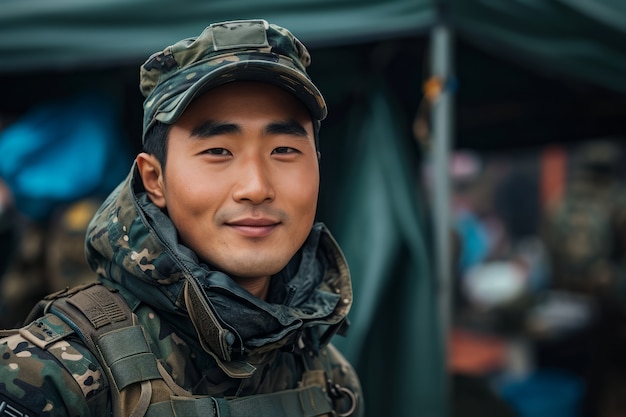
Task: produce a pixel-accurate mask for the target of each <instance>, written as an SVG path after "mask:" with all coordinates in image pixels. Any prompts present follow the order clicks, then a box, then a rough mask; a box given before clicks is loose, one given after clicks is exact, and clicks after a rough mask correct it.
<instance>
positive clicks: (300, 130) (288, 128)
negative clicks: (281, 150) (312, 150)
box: [265, 120, 309, 137]
mask: <svg viewBox="0 0 626 417" xmlns="http://www.w3.org/2000/svg"><path fill="white" fill-rule="evenodd" d="M265 133H266V134H286V135H292V136H300V137H308V136H309V134H308V132H307V131H306V129H305V128H304V126H302V124H300V123H299V122H297V121H295V120H284V121H277V122H272V123H270V124H268V125H267V127H266V128H265Z"/></svg>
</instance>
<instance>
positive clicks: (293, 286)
mask: <svg viewBox="0 0 626 417" xmlns="http://www.w3.org/2000/svg"><path fill="white" fill-rule="evenodd" d="M138 178H139V176H138V175H137V173H136V170H135V169H133V171H131V174H130V175H129V177H128V178H127V180H126V181H124V182H123V183H122V184H120V186H118V188H117V189H116V190H115V191H114V192H113V193H112V194H111V195H110V196H109V198H108V199H107V200H106V201H105V202H104V204H103V205H102V207H101V208H100V210H99V211H98V212H97V213H96V215H95V217H94V219H93V220H92V222H91V224H90V227H89V229H88V232H87V238H86V252H87V258H88V261H89V263H90V265H91V267H92V269H94V270H95V271H96V273H97V274H98V277H99V280H100V281H101V282H102V283H103V284H105V285H107V286H108V287H114V288H116V289H118V290H119V292H120V293H121V294H122V295H123V296H124V298H125V299H126V300H127V302H128V304H129V305H130V307H131V308H132V310H133V312H134V313H135V314H136V316H137V319H138V322H139V324H141V326H142V327H143V329H144V333H145V334H146V339H147V340H148V343H149V345H150V349H151V350H152V352H153V353H154V355H155V357H156V359H157V361H158V362H159V363H160V364H161V365H162V366H163V367H164V368H165V369H166V370H167V372H168V373H169V375H171V377H172V379H173V380H174V382H175V383H176V384H177V385H179V386H180V387H182V388H184V389H185V390H187V391H188V392H190V393H192V394H194V395H208V396H212V397H225V398H232V397H243V396H249V395H255V394H264V393H272V392H276V391H281V390H285V389H291V388H295V387H296V386H297V385H298V383H299V381H300V380H301V377H302V373H303V371H304V368H306V367H307V366H311V365H310V364H311V363H314V366H316V367H319V368H322V369H323V370H324V371H325V372H326V375H327V377H328V378H330V379H331V380H332V382H333V384H338V385H339V386H341V387H346V388H347V389H349V390H350V391H351V392H353V393H354V394H355V397H356V403H355V405H356V409H355V411H354V413H353V414H352V415H353V416H359V415H362V413H363V404H362V393H361V389H360V385H359V381H358V378H357V376H356V374H355V372H354V370H353V368H352V367H351V365H350V364H349V363H348V362H347V361H346V360H345V359H344V358H343V357H342V355H341V354H340V353H339V352H338V351H337V350H336V349H334V348H333V347H332V345H331V344H330V343H328V339H329V337H325V336H328V334H329V333H330V334H331V335H332V333H333V332H332V330H333V329H337V328H339V327H341V324H342V323H343V322H344V321H345V316H346V314H347V313H348V310H349V308H350V305H351V302H352V289H351V283H350V277H349V272H348V268H347V264H346V262H345V260H344V258H343V256H342V254H341V252H340V250H339V248H338V246H337V245H336V243H335V241H334V239H333V238H332V236H331V235H330V233H329V232H328V231H327V229H326V228H325V226H324V225H323V224H320V223H318V224H316V225H315V226H314V227H313V230H312V232H311V234H310V236H309V238H308V240H307V241H306V243H305V245H304V246H303V248H302V249H301V251H300V252H299V253H298V255H297V256H296V257H294V259H293V260H292V261H291V262H290V264H289V265H287V267H286V268H285V269H284V270H283V271H281V272H280V273H279V274H277V275H276V276H274V277H273V278H272V283H271V287H270V293H269V295H268V298H267V299H266V300H265V301H263V300H260V299H258V298H255V297H253V296H252V295H251V294H249V293H248V292H247V291H245V290H243V289H242V288H241V287H239V286H238V285H236V284H235V283H234V281H233V280H231V279H230V278H229V277H228V276H226V275H225V274H223V273H221V272H219V271H215V270H213V269H212V268H211V267H210V266H207V265H204V264H202V263H201V262H200V261H199V260H198V258H197V257H196V255H195V254H194V253H193V252H192V251H190V250H189V249H188V248H186V247H184V246H183V245H181V244H180V243H179V242H178V241H177V234H176V230H175V228H174V226H173V224H172V223H171V221H170V220H169V218H168V217H167V216H166V215H165V214H163V213H162V212H161V211H160V210H159V209H158V208H157V207H156V206H154V205H153V204H152V203H151V202H150V200H149V199H148V197H147V195H146V193H145V190H144V189H143V186H142V184H141V181H140V180H137V179H138ZM186 287H187V290H186ZM189 288H192V290H189ZM186 291H195V294H196V296H198V297H201V298H202V300H201V302H200V303H198V304H199V305H201V306H204V307H205V309H206V310H210V311H208V312H207V311H203V310H202V308H200V307H193V308H192V307H191V306H189V302H188V301H186V298H185V292H186ZM211 314H212V317H214V318H215V326H217V327H219V328H220V334H221V335H223V337H222V340H220V341H219V342H220V343H221V345H222V346H225V347H226V348H225V349H223V351H218V350H219V349H213V346H214V345H213V344H212V343H211V341H210V340H209V339H210V338H211V337H214V336H212V335H209V334H203V333H212V334H214V332H213V331H214V330H215V328H213V329H212V328H210V326H206V325H203V323H206V322H207V321H208V319H207V317H208V316H209V315H211ZM207 327H209V328H207ZM23 334H24V332H23V331H22V332H21V333H19V332H16V333H14V334H12V335H11V336H7V337H5V338H4V339H2V340H0V358H1V363H0V415H4V414H2V413H3V410H5V411H4V412H5V413H8V412H10V413H9V414H7V415H11V416H19V415H24V416H25V415H28V416H81V417H86V416H106V415H110V413H111V411H110V410H111V392H110V382H109V381H107V378H106V376H105V372H103V368H102V367H101V365H100V364H99V362H98V360H97V358H96V356H95V355H94V354H93V353H92V352H90V351H89V350H88V349H87V348H86V347H85V345H84V344H83V343H82V342H81V339H80V338H79V337H77V336H76V334H70V335H68V336H67V337H64V338H62V339H60V340H58V341H55V342H54V343H52V344H50V345H49V346H46V347H45V348H41V347H37V346H35V345H34V344H33V343H31V342H29V340H28V338H25V337H24V336H23ZM207 340H209V341H208V342H207ZM306 357H315V361H314V362H311V361H310V360H308V361H307V360H305V359H306ZM233 364H239V368H238V369H239V370H240V371H241V369H243V371H241V372H240V373H239V374H237V372H235V371H234V369H232V367H233ZM241 364H243V365H244V367H243V368H241V366H240V365H241ZM229 375H230V376H229ZM337 407H340V406H339V405H337ZM341 407H346V405H345V404H343V405H341ZM337 411H345V409H344V410H337ZM20 413H21V414H20ZM233 417H236V416H233Z"/></svg>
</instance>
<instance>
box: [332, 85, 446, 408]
mask: <svg viewBox="0 0 626 417" xmlns="http://www.w3.org/2000/svg"><path fill="white" fill-rule="evenodd" d="M394 109H395V106H394V104H393V100H391V98H390V97H388V96H387V94H385V92H384V87H383V86H378V87H376V88H373V91H372V92H371V93H370V94H369V96H368V97H367V98H366V99H364V100H363V104H362V105H360V106H359V105H358V104H356V103H355V105H354V106H353V110H352V117H350V118H349V120H350V121H349V127H348V132H350V133H349V135H348V137H346V141H347V142H348V143H350V150H351V152H350V157H349V158H345V160H344V161H343V162H342V166H343V169H342V171H343V174H342V175H339V176H338V177H337V178H335V181H336V182H340V183H343V184H337V186H336V187H335V188H334V191H335V192H334V194H335V196H334V201H335V202H338V201H341V206H342V208H343V210H342V211H341V212H338V211H335V212H334V218H335V219H334V223H336V224H334V225H333V229H334V230H335V234H336V237H337V239H338V241H339V243H340V245H341V247H342V248H343V250H344V253H345V255H346V258H347V259H348V263H349V265H350V266H351V272H352V275H353V286H354V294H355V296H354V300H355V301H354V305H353V309H352V311H351V313H350V315H349V318H350V320H351V322H352V326H351V329H350V333H349V337H348V338H347V339H343V338H336V339H335V343H336V344H337V346H338V347H339V348H340V349H341V350H342V351H343V352H344V353H345V354H346V356H347V357H348V358H349V359H350V360H351V361H352V362H353V363H354V364H355V365H356V367H357V369H358V372H359V375H360V377H361V379H362V383H363V385H364V390H365V392H366V393H368V395H367V398H366V409H367V413H368V415H372V416H376V415H392V416H414V415H424V416H444V415H446V414H445V407H446V389H445V387H446V382H445V380H446V377H445V368H444V367H443V366H442V364H443V363H444V353H445V349H444V346H443V344H442V337H441V334H440V333H439V332H440V331H441V329H440V326H439V323H438V320H437V319H436V310H437V306H436V300H437V297H436V296H434V294H435V292H436V288H437V285H436V283H435V281H434V276H433V274H432V271H431V265H430V261H429V250H428V242H427V238H426V237H427V235H428V233H425V232H426V227H425V218H424V213H423V206H421V205H420V204H419V192H418V187H417V185H416V184H415V175H414V172H413V171H412V169H413V168H412V167H414V166H415V165H414V164H413V163H411V160H410V158H409V155H411V154H412V152H411V149H410V147H409V146H408V145H409V144H411V142H412V140H411V138H408V137H406V134H405V133H404V131H403V130H402V129H400V128H399V126H403V120H402V118H401V117H399V115H400V114H402V113H401V112H400V111H397V109H395V110H394ZM339 178H341V179H343V181H340V180H339ZM416 197H417V198H416ZM329 211H330V210H329ZM327 216H328V217H333V213H332V212H331V213H330V214H327ZM330 221H331V222H332V221H333V219H332V218H331V219H330ZM416 410H419V412H417V411H416Z"/></svg>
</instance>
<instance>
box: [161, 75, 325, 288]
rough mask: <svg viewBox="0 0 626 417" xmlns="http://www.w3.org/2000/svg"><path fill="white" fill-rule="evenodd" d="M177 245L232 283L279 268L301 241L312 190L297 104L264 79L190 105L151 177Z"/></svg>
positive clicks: (302, 112) (311, 155)
mask: <svg viewBox="0 0 626 417" xmlns="http://www.w3.org/2000/svg"><path fill="white" fill-rule="evenodd" d="M158 183H159V187H160V189H161V192H162V198H160V199H159V198H157V199H155V198H153V201H155V203H156V204H157V205H158V206H160V207H161V208H165V209H166V210H167V213H168V214H169V216H170V218H171V219H172V221H173V223H174V225H175V226H176V228H177V229H178V232H179V236H180V239H181V241H182V242H183V243H184V244H185V245H186V246H188V247H189V248H191V249H192V250H193V251H195V252H196V253H197V254H198V256H199V258H200V259H201V260H203V261H204V262H207V263H208V264H211V265H213V266H215V267H217V268H218V269H220V270H222V271H224V272H226V273H227V274H229V275H231V276H232V277H234V278H258V277H267V276H270V275H272V274H275V273H277V272H278V271H280V270H281V269H282V268H283V267H284V266H285V265H286V264H287V262H288V261H289V260H290V259H291V258H292V257H293V255H294V254H295V253H296V251H297V250H298V249H299V248H300V246H301V245H302V244H303V243H304V241H305V239H306V238H307V236H308V234H309V232H310V230H311V226H312V225H313V222H314V218H315V211H316V207H317V197H318V188H319V170H318V157H317V149H316V148H315V140H314V134H313V124H312V122H311V117H310V116H309V113H308V112H307V110H306V107H305V106H304V105H303V104H302V103H301V102H300V101H299V100H298V99H296V98H295V97H294V96H292V95H291V94H289V93H287V92H286V91H284V90H282V89H280V88H278V87H275V86H272V85H270V84H265V83H257V82H234V83H229V84H226V85H224V86H221V87H218V88H215V89H213V90H210V91H209V92H207V93H205V94H204V95H202V96H200V97H199V98H197V99H196V100H195V101H193V102H192V103H191V105H190V106H189V107H188V108H187V110H186V111H185V112H184V114H183V115H182V116H181V117H180V119H179V120H178V121H177V122H176V123H175V124H173V125H172V127H171V130H170V134H169V143H168V151H167V163H166V169H165V172H164V173H161V175H160V178H159V181H158Z"/></svg>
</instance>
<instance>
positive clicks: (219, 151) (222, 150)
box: [204, 148, 230, 155]
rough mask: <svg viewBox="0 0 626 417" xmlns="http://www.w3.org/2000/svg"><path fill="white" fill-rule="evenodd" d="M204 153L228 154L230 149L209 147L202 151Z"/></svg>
mask: <svg viewBox="0 0 626 417" xmlns="http://www.w3.org/2000/svg"><path fill="white" fill-rule="evenodd" d="M204 153H208V154H209V155H230V151H229V150H228V149H226V148H211V149H207V150H206V151H204Z"/></svg>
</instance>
